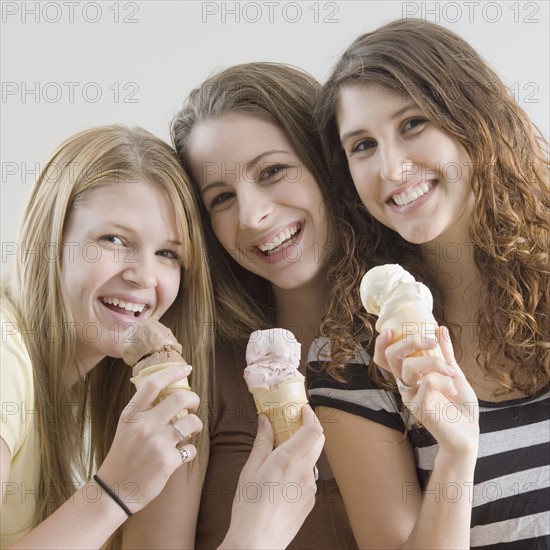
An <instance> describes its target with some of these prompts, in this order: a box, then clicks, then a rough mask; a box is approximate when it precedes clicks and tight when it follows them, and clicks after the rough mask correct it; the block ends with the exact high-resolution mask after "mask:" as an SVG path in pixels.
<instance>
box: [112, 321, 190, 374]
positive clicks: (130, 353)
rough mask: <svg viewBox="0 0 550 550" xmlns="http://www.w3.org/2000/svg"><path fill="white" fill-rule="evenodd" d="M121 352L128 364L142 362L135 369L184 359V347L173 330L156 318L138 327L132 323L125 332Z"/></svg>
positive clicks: (133, 364) (135, 364) (134, 364)
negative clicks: (182, 353)
mask: <svg viewBox="0 0 550 550" xmlns="http://www.w3.org/2000/svg"><path fill="white" fill-rule="evenodd" d="M121 352H122V359H123V360H124V362H125V363H126V364H127V365H129V366H131V367H134V366H137V364H138V363H140V364H139V369H134V371H135V370H141V369H142V368H144V367H147V366H151V365H154V364H158V363H167V362H176V361H178V362H179V361H183V358H182V356H181V352H182V347H181V345H180V343H179V342H178V341H177V340H176V337H175V336H174V335H173V334H172V331H171V330H170V329H169V328H168V327H165V326H164V325H163V324H162V323H161V322H160V321H159V320H158V319H154V318H151V319H146V320H145V321H143V322H141V323H139V324H138V325H137V327H136V326H135V325H132V326H131V327H129V328H128V329H127V330H126V331H125V332H124V336H123V338H122V345H121ZM134 374H135V372H134Z"/></svg>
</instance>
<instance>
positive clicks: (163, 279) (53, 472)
mask: <svg viewBox="0 0 550 550" xmlns="http://www.w3.org/2000/svg"><path fill="white" fill-rule="evenodd" d="M202 244H203V238H202V234H201V230H200V223H199V218H198V214H197V206H196V203H195V200H194V197H193V195H192V193H190V192H189V187H188V185H187V183H186V176H185V174H184V173H183V172H182V170H181V166H180V165H179V163H178V160H177V157H176V155H175V153H174V152H173V150H172V149H171V148H170V147H169V146H168V145H167V144H165V143H164V142H162V141H160V140H159V139H157V138H155V137H154V136H152V135H151V134H149V133H148V132H146V131H144V130H139V129H136V130H129V129H127V128H124V127H120V126H107V127H100V128H95V129H91V130H87V131H84V132H82V133H80V134H77V135H76V136H73V137H72V138H70V139H68V140H67V141H66V142H64V143H63V144H62V145H61V146H60V147H59V148H58V149H57V151H56V152H55V153H54V154H53V156H52V158H51V159H50V160H49V162H48V163H47V164H46V166H45V167H44V170H43V171H42V173H41V175H40V178H39V180H38V182H37V184H36V186H35V188H34V190H33V193H32V195H31V198H30V201H29V204H28V206H27V209H26V212H25V215H24V220H23V226H22V231H21V240H20V243H19V247H20V248H19V254H18V255H17V258H16V261H15V265H14V268H13V272H12V273H11V275H10V276H9V278H8V279H7V280H6V281H4V283H3V289H2V387H1V392H2V409H3V415H2V423H1V425H0V430H1V431H0V457H1V464H2V469H1V472H0V478H1V479H0V481H1V482H2V507H1V516H2V524H1V542H2V547H10V548H11V547H12V548H26V549H28V548H44V547H48V548H99V547H101V546H102V545H104V544H105V543H106V541H107V540H108V539H109V538H110V537H112V538H111V541H110V543H111V544H112V545H113V546H116V547H119V546H120V544H121V542H120V541H121V536H122V535H123V539H124V540H123V542H122V544H123V546H124V547H128V548H135V547H140V548H143V547H147V546H149V547H167V546H170V547H185V548H189V547H192V546H193V542H194V530H195V522H196V516H197V512H198V503H199V496H200V488H201V485H202V481H203V476H204V469H205V466H206V461H205V456H206V453H207V448H208V441H207V438H206V436H205V435H199V436H198V440H197V439H190V438H191V436H193V435H194V434H197V433H198V432H200V430H201V428H202V423H201V421H200V419H199V416H197V414H198V415H202V414H203V412H202V411H203V407H204V405H199V401H200V400H202V403H203V404H205V403H207V402H208V395H209V384H210V382H209V377H210V375H209V369H210V366H209V365H210V356H211V347H212V340H211V339H209V338H205V334H204V327H205V326H209V324H211V323H212V322H213V316H212V299H211V286H210V280H209V274H208V269H207V266H206V263H205V262H204V261H203V251H202V248H203V247H202ZM122 302H123V303H122ZM150 317H160V318H161V320H162V322H163V323H165V324H166V325H167V326H169V327H170V328H171V329H172V330H173V332H174V334H175V336H176V337H177V339H178V340H179V341H180V342H181V344H182V346H183V356H184V357H185V359H186V361H187V362H188V363H189V364H190V365H192V366H193V370H192V372H191V367H189V365H188V364H187V363H183V364H176V365H174V366H171V367H169V368H167V369H165V370H164V371H162V372H160V373H157V374H155V375H154V376H151V378H150V379H149V381H148V382H147V383H145V384H144V385H143V386H142V387H141V388H140V389H139V390H138V391H137V392H135V394H134V395H132V394H133V393H134V390H133V389H132V385H131V384H130V381H129V375H130V369H129V368H128V367H127V366H125V365H124V364H123V363H122V361H121V359H120V356H121V353H120V345H121V339H122V338H123V331H124V329H125V328H126V327H127V326H128V325H129V324H130V323H136V322H140V321H141V320H144V319H147V318H150ZM187 375H190V381H191V385H192V387H193V390H194V391H180V392H174V393H173V394H172V395H171V396H169V397H168V398H166V399H165V400H163V401H162V402H160V403H159V404H154V403H155V400H156V398H157V396H158V394H159V392H160V391H161V390H162V389H163V388H164V387H166V386H167V385H169V384H170V383H173V382H174V381H176V380H178V379H181V378H182V377H185V376H187ZM182 408H187V409H189V410H190V412H191V414H189V415H188V416H186V417H184V418H183V419H180V420H178V421H177V422H175V423H173V422H172V419H173V418H174V417H175V415H176V414H177V412H178V411H179V410H181V409H182ZM204 414H206V413H204ZM264 420H265V419H264ZM304 424H308V426H306V427H304V429H302V430H300V431H299V432H298V434H297V437H296V439H295V440H294V442H293V443H292V444H291V445H290V446H288V447H287V448H286V449H284V448H283V447H284V446H283V447H281V450H280V452H278V451H276V452H274V453H271V452H270V451H271V448H272V438H273V435H272V432H271V431H270V427H269V423H268V422H266V421H263V422H262V421H261V422H260V429H259V433H260V435H259V437H258V438H257V440H256V445H255V447H254V450H253V452H252V454H251V456H250V460H249V461H248V462H247V464H246V467H245V469H244V470H243V472H242V476H241V481H242V482H243V483H247V482H261V481H262V480H263V479H265V476H266V475H269V479H277V480H278V481H281V482H284V481H286V480H287V478H288V476H291V478H292V479H294V480H298V481H299V482H302V481H303V483H304V485H305V483H306V481H307V482H309V481H310V476H311V469H312V467H313V464H314V463H315V460H316V459H317V455H318V453H319V452H320V449H321V446H322V443H323V441H322V436H321V435H320V434H321V430H320V429H319V427H318V426H316V425H314V422H313V415H312V413H311V411H310V410H308V411H306V419H305V421H304ZM197 441H198V442H197ZM195 444H196V445H197V447H196V446H195ZM197 448H198V451H199V454H200V455H202V456H200V460H199V461H198V464H196V463H195V464H193V463H191V464H190V461H192V460H193V459H194V458H195V456H196V454H197ZM285 453H286V454H285ZM290 454H295V455H296V456H297V458H289V455H290ZM304 455H305V457H304ZM174 487H176V488H177V489H179V490H181V489H182V487H183V488H184V490H185V491H186V496H187V501H186V506H185V507H184V508H183V509H180V510H178V514H177V517H175V516H173V515H170V514H168V513H166V508H163V505H164V504H165V503H166V504H167V505H169V504H170V502H171V499H172V497H173V495H174V493H175V490H174ZM312 499H313V497H312V496H311V497H310V498H309V500H308V499H307V498H305V499H304V501H303V502H302V503H301V505H300V506H294V507H293V508H292V511H291V512H289V510H288V505H287V503H285V502H283V501H282V499H276V498H275V499H272V502H268V500H267V499H260V502H259V504H258V505H257V506H256V507H254V508H253V509H251V508H250V506H249V503H248V502H240V503H235V507H234V509H233V519H234V521H233V523H232V525H231V527H232V529H230V530H229V532H228V533H227V537H226V538H225V541H224V544H226V545H227V546H229V547H231V546H235V545H239V544H249V545H252V546H253V545H254V544H259V545H262V544H263V545H267V544H268V542H266V537H270V538H267V541H270V542H273V544H274V545H279V546H284V545H285V543H286V541H287V540H289V539H288V537H289V536H290V534H289V533H292V530H293V529H297V528H298V527H299V525H300V524H301V522H302V521H303V519H304V517H305V515H307V513H308V512H309V509H310V508H311V506H312V504H313V502H312ZM152 501H154V504H151V505H150V506H149V507H147V505H148V504H149V503H151V502H152ZM146 507H147V508H146ZM159 509H164V511H165V513H164V516H163V517H162V519H159ZM266 510H267V511H266ZM281 512H282V513H281ZM271 513H273V514H275V515H276V516H277V517H279V518H280V519H281V520H282V521H281V522H282V524H283V525H284V526H285V529H286V530H287V531H286V532H285V531H284V530H282V529H279V530H274V529H273V528H270V525H269V522H268V518H266V516H269V515H270V514H271ZM134 514H135V516H134ZM291 515H292V517H291ZM131 516H134V517H131ZM129 518H130V519H129ZM163 521H164V522H168V523H170V525H171V530H168V532H165V531H166V530H164V529H163V527H164V526H163ZM121 526H122V527H123V530H122V529H119V528H120V527H121ZM143 533H145V535H143Z"/></svg>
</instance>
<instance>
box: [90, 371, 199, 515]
mask: <svg viewBox="0 0 550 550" xmlns="http://www.w3.org/2000/svg"><path fill="white" fill-rule="evenodd" d="M190 372H191V367H189V365H186V364H177V365H173V366H170V367H167V368H165V369H163V370H162V371H159V372H156V373H154V374H152V375H151V377H150V378H149V379H148V380H147V381H146V382H144V384H143V385H142V386H141V387H140V388H139V390H138V391H137V392H136V393H135V395H134V397H133V398H132V401H130V403H128V405H127V406H126V407H125V409H124V411H123V412H122V415H121V416H120V420H119V423H118V428H117V431H116V434H115V437H114V440H113V444H112V446H111V449H110V451H109V453H108V455H107V457H106V458H105V461H104V462H103V464H102V465H101V467H100V468H99V471H98V472H97V475H98V477H99V478H100V479H101V480H102V481H104V482H105V483H106V484H107V485H108V486H109V487H111V488H112V489H113V490H114V491H115V493H116V494H117V495H118V496H119V498H120V499H121V500H122V501H123V502H124V503H125V504H126V506H127V507H128V508H129V509H130V511H131V512H133V513H134V512H137V511H138V510H141V509H142V508H143V507H144V506H146V505H147V504H148V503H149V502H150V501H151V500H153V499H154V498H155V497H156V496H157V495H158V494H159V493H160V492H161V490H162V489H163V487H164V485H165V484H166V482H167V481H168V478H169V477H170V476H171V475H172V473H173V472H174V471H175V470H176V469H177V468H179V467H180V466H181V465H182V464H184V462H189V461H190V460H193V459H194V458H195V456H196V454H197V450H196V448H195V446H194V445H191V444H190V443H185V441H187V438H188V437H189V436H191V435H192V434H196V433H198V432H200V431H201V430H202V422H201V421H200V419H199V418H198V417H197V416H196V415H195V414H192V413H193V412H195V411H196V410H197V407H198V405H199V397H198V395H197V394H196V393H193V392H192V391H188V390H177V391H174V392H173V393H171V394H170V395H169V396H168V397H166V398H165V399H163V400H162V401H160V402H159V403H158V404H156V405H153V403H155V401H156V400H157V398H158V396H159V393H160V392H161V390H163V389H165V388H166V387H167V386H169V385H170V384H173V383H175V382H177V381H178V380H181V379H182V378H185V377H186V376H188V375H189V373H190ZM182 409H188V410H189V411H190V414H188V415H186V416H184V417H183V418H181V419H179V420H177V422H175V423H173V422H172V420H173V419H174V417H176V415H177V414H178V412H179V411H181V410H182Z"/></svg>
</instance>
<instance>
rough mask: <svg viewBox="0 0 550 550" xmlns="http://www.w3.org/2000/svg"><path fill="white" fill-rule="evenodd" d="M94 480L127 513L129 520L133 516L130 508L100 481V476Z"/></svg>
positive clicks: (95, 476)
mask: <svg viewBox="0 0 550 550" xmlns="http://www.w3.org/2000/svg"><path fill="white" fill-rule="evenodd" d="M94 480H95V481H96V483H97V484H98V485H99V486H100V487H101V488H102V489H103V490H104V491H105V492H106V493H107V494H108V495H109V496H110V497H111V498H112V499H113V500H114V501H115V502H116V503H117V504H118V505H119V506H120V507H121V508H122V509H123V510H124V511H125V512H126V514H127V515H128V517H129V518H131V517H132V516H133V514H132V512H130V510H129V509H128V506H126V504H124V502H122V500H120V498H118V495H117V494H116V493H115V492H114V491H113V490H112V489H111V488H110V487H109V486H108V485H107V484H106V483H105V482H104V481H102V480H101V479H99V477H98V475H97V474H95V475H94Z"/></svg>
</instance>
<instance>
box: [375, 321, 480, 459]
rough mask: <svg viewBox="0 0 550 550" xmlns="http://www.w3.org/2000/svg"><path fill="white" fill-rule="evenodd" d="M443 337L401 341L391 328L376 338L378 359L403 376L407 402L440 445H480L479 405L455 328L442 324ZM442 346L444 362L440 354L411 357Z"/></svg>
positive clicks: (401, 387)
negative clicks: (459, 356) (454, 340)
mask: <svg viewBox="0 0 550 550" xmlns="http://www.w3.org/2000/svg"><path fill="white" fill-rule="evenodd" d="M436 337H437V340H432V341H430V340H428V339H423V340H421V339H420V338H419V337H417V335H415V337H412V338H408V339H407V341H406V342H395V343H393V344H390V342H391V339H392V334H391V331H389V330H387V331H384V332H383V333H382V334H380V336H379V337H378V338H377V340H376V345H375V353H374V361H375V363H376V364H377V365H379V366H381V367H382V368H385V369H386V370H389V371H390V372H391V373H392V374H393V375H394V377H395V379H396V380H399V382H398V387H399V390H400V393H401V397H402V399H403V403H404V405H405V406H406V407H407V408H408V409H409V410H410V411H411V412H412V413H413V414H414V416H415V417H416V418H417V419H418V420H419V421H420V422H421V423H422V424H423V425H424V426H425V427H426V428H427V429H428V430H429V431H430V433H431V434H432V435H433V436H434V437H435V439H436V440H437V442H438V443H439V446H440V449H442V450H449V451H452V452H453V453H454V452H463V453H464V452H465V451H466V450H468V449H471V450H475V449H477V442H478V436H479V405H478V400H477V396H476V395H475V393H474V390H473V389H472V387H471V386H470V384H469V383H468V381H467V380H466V377H465V376H464V374H463V372H462V370H461V369H460V367H459V365H458V363H457V362H456V359H455V357H454V351H453V347H452V344H451V339H450V335H449V331H448V330H447V328H446V327H439V328H438V330H437V332H436ZM438 343H439V345H440V347H441V351H442V353H443V357H444V360H443V359H441V358H440V357H437V356H430V355H426V356H420V357H419V356H416V357H411V355H412V354H415V353H417V352H419V351H427V350H431V349H434V348H435V347H436V346H437V345H438Z"/></svg>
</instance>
